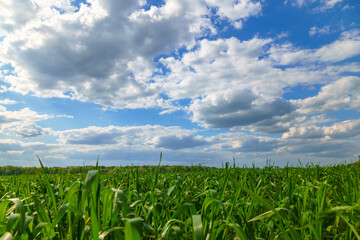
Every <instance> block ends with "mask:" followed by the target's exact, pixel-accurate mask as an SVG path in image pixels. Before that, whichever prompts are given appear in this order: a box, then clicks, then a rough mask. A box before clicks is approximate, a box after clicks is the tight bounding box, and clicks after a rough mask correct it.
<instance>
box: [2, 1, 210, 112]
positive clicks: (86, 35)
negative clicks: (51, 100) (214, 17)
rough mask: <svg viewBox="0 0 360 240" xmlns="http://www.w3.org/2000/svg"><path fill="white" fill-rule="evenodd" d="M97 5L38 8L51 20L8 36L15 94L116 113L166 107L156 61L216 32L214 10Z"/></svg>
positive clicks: (34, 21)
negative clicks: (110, 109) (70, 100)
mask: <svg viewBox="0 0 360 240" xmlns="http://www.w3.org/2000/svg"><path fill="white" fill-rule="evenodd" d="M67 2H69V3H70V1H67ZM89 3H90V5H89V6H88V5H82V6H81V7H80V9H79V11H65V12H64V13H62V14H61V13H59V12H58V11H57V10H54V9H51V6H52V5H51V4H47V5H38V6H37V7H38V8H44V9H47V11H45V10H44V11H42V13H43V14H45V13H46V14H47V15H46V16H41V15H35V16H31V17H29V19H27V21H24V26H23V27H21V26H19V28H18V29H17V30H14V31H12V32H11V33H10V34H8V35H7V36H6V37H5V39H4V40H3V41H2V42H1V49H2V56H1V57H0V60H1V61H3V62H9V63H11V65H12V66H13V67H14V71H13V72H12V74H10V75H7V76H5V77H4V80H5V82H7V83H8V84H10V87H9V88H8V90H10V91H15V92H19V93H22V94H28V93H32V94H35V95H36V96H40V97H71V98H73V99H77V100H81V101H91V102H96V103H99V104H101V105H104V106H108V107H116V108H125V107H126V108H148V107H155V106H164V105H166V104H164V101H163V100H162V99H160V97H159V93H160V92H159V90H158V88H157V87H156V86H154V84H151V83H149V77H150V76H151V75H152V73H153V72H154V71H156V69H155V67H154V63H153V62H152V58H153V57H155V56H156V55H157V54H160V53H169V52H171V51H172V50H173V49H176V48H179V47H182V46H191V44H193V43H194V38H195V37H196V36H201V35H202V34H203V32H204V31H207V30H209V31H210V32H211V31H212V30H211V24H210V21H209V19H208V18H207V17H206V15H207V14H208V8H207V7H206V6H205V5H203V4H201V3H200V2H199V1H195V2H194V1H191V4H190V3H188V2H186V1H177V0H169V1H166V3H165V4H164V5H162V6H160V7H155V6H152V7H151V8H150V9H148V10H145V9H142V8H141V4H139V3H138V2H137V1H130V0H129V1H121V2H117V1H113V0H108V1H101V2H98V1H96V0H94V1H89ZM55 6H57V5H55ZM7 7H9V8H11V7H12V6H7ZM58 8H61V9H63V7H62V6H58ZM49 9H50V10H49ZM15 17H16V16H15ZM9 21H10V20H9Z"/></svg>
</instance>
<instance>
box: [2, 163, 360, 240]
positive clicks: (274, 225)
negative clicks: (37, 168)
mask: <svg viewBox="0 0 360 240" xmlns="http://www.w3.org/2000/svg"><path fill="white" fill-rule="evenodd" d="M39 162H40V165H41V167H42V174H38V175H21V176H2V177H0V191H1V201H0V236H1V239H74V240H75V239H196V240H198V239H200V240H201V239H204V240H205V239H209V240H211V239H360V236H359V230H358V229H360V205H359V203H360V181H359V180H360V168H359V166H355V165H353V166H345V165H339V166H332V167H319V166H306V167H298V168H292V167H285V168H283V169H279V168H274V167H271V166H270V167H265V168H237V167H235V166H233V167H230V166H229V164H226V165H225V166H224V167H223V168H221V169H216V168H202V167H200V166H194V167H192V168H191V169H187V170H186V171H185V170H183V169H181V168H177V169H176V170H175V171H164V169H162V168H160V167H159V166H160V163H159V166H158V167H157V168H155V169H154V170H148V171H147V172H140V171H139V168H138V167H128V168H123V169H122V170H121V171H119V172H117V173H116V174H100V172H99V170H97V168H98V167H96V169H95V170H91V171H89V172H88V173H86V174H85V173H83V174H67V175H61V174H58V175H49V174H47V173H46V170H45V168H44V167H43V166H42V163H41V161H40V159H39Z"/></svg>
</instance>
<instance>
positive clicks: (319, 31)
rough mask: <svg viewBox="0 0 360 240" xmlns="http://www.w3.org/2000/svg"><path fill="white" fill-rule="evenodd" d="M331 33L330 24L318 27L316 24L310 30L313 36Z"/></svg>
mask: <svg viewBox="0 0 360 240" xmlns="http://www.w3.org/2000/svg"><path fill="white" fill-rule="evenodd" d="M329 33H331V31H330V26H328V25H326V26H324V27H322V28H318V27H316V26H313V27H311V28H310V30H309V35H310V36H311V37H312V36H315V35H325V34H329Z"/></svg>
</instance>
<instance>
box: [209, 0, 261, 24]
mask: <svg viewBox="0 0 360 240" xmlns="http://www.w3.org/2000/svg"><path fill="white" fill-rule="evenodd" d="M205 2H206V4H207V5H208V6H210V7H212V8H215V9H216V13H217V14H218V15H220V17H222V18H227V19H229V20H230V21H231V22H232V24H233V25H234V27H235V28H238V29H239V28H242V22H243V20H246V19H247V18H249V17H251V16H257V15H259V14H260V13H261V3H260V1H256V2H255V1H252V0H240V1H235V0H225V1H216V0H205Z"/></svg>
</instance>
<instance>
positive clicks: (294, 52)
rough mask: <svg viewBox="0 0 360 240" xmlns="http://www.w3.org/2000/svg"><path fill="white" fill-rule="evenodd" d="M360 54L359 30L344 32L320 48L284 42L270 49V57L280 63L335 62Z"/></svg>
mask: <svg viewBox="0 0 360 240" xmlns="http://www.w3.org/2000/svg"><path fill="white" fill-rule="evenodd" d="M359 54H360V31H359V30H352V31H346V32H343V33H342V34H341V37H340V38H339V39H338V40H336V41H334V42H332V43H331V44H328V45H324V46H323V47H321V48H318V49H296V48H295V47H294V46H293V45H292V44H284V45H282V46H273V47H272V49H271V50H270V58H271V59H273V60H274V61H275V62H276V63H277V64H280V65H291V64H308V63H316V62H319V63H334V62H340V61H343V60H345V59H348V58H351V57H354V56H356V55H359Z"/></svg>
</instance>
